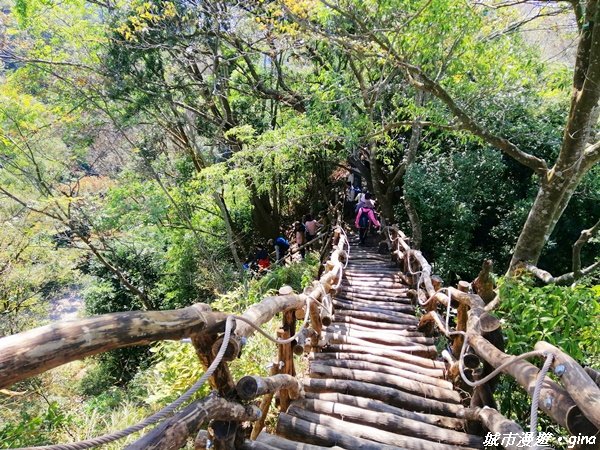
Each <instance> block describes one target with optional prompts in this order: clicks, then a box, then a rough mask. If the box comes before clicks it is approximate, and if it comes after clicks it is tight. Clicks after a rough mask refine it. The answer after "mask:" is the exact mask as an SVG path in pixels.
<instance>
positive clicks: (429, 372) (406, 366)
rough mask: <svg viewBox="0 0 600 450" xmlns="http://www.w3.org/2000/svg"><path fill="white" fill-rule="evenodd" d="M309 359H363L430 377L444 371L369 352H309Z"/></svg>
mask: <svg viewBox="0 0 600 450" xmlns="http://www.w3.org/2000/svg"><path fill="white" fill-rule="evenodd" d="M309 359H312V360H317V361H336V360H346V361H365V362H368V363H371V364H377V365H378V366H389V367H394V368H397V369H401V370H405V371H410V372H414V373H417V374H419V375H424V376H426V377H431V378H442V377H443V376H444V373H445V370H444V369H431V368H425V367H421V366H418V365H416V364H412V363H408V362H402V361H396V360H394V359H391V358H384V357H380V356H376V355H373V354H371V353H348V352H345V353H325V352H322V353H311V354H310V355H309Z"/></svg>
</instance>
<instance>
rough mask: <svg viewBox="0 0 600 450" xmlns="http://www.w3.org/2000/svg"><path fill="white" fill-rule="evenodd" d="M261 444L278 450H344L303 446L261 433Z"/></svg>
mask: <svg viewBox="0 0 600 450" xmlns="http://www.w3.org/2000/svg"><path fill="white" fill-rule="evenodd" d="M258 440H259V442H261V443H265V444H268V445H270V446H271V448H276V449H278V450H344V449H343V448H342V447H338V446H337V445H336V446H335V447H321V446H318V445H311V444H303V443H301V442H293V441H289V440H287V439H284V438H282V437H281V436H276V435H273V434H268V433H261V435H260V436H259V437H258Z"/></svg>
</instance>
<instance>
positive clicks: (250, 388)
mask: <svg viewBox="0 0 600 450" xmlns="http://www.w3.org/2000/svg"><path fill="white" fill-rule="evenodd" d="M235 389H236V391H237V393H238V395H239V396H240V398H241V399H242V400H252V399H254V398H256V397H259V396H261V395H265V394H272V393H274V392H277V391H280V390H282V389H286V390H287V391H288V393H289V396H290V398H291V399H292V400H296V399H298V398H299V397H300V394H301V392H302V384H301V383H300V382H299V381H298V379H297V378H296V377H293V376H291V375H286V374H278V375H272V376H270V377H259V376H254V375H247V376H245V377H243V378H241V379H240V381H238V383H237V386H236V388H235Z"/></svg>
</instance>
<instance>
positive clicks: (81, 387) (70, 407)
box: [0, 254, 319, 450]
mask: <svg viewBox="0 0 600 450" xmlns="http://www.w3.org/2000/svg"><path fill="white" fill-rule="evenodd" d="M318 263H319V262H318V259H317V258H316V256H315V255H314V254H311V255H307V258H306V260H305V261H304V262H301V263H297V264H291V265H289V266H284V267H277V268H275V269H274V270H273V271H271V272H269V273H267V274H266V275H264V276H263V277H262V278H259V279H250V280H247V281H246V282H245V284H244V285H240V286H239V287H238V288H236V289H234V290H232V291H230V292H228V293H227V294H224V295H221V296H220V297H218V298H217V299H216V300H215V301H214V302H213V303H212V304H211V307H212V309H213V310H214V311H222V312H230V313H236V314H241V313H243V312H244V311H245V310H246V309H248V308H249V307H250V306H251V305H253V304H255V303H257V302H259V301H261V300H262V299H263V298H264V297H265V296H268V295H274V294H276V292H277V290H278V289H279V288H280V287H281V286H283V285H290V286H292V287H293V288H294V290H295V291H296V292H301V291H302V289H303V288H304V287H305V286H307V285H309V284H310V283H311V282H312V281H313V280H314V279H315V277H316V275H317V270H318V266H319V264H318ZM280 324H281V317H275V318H274V319H273V320H271V321H270V322H269V323H267V324H265V325H264V326H263V329H264V330H265V331H267V332H268V333H269V334H271V335H275V332H276V329H277V327H278V326H279V325H280ZM150 354H151V357H150V361H149V362H150V364H149V367H147V368H145V369H142V370H140V371H138V373H137V374H136V375H135V376H134V378H133V379H132V380H131V381H129V382H128V383H127V385H125V386H120V387H115V386H112V385H111V383H109V382H107V383H106V384H104V385H103V382H105V381H107V380H105V377H108V376H111V374H105V373H103V371H102V370H101V368H100V367H99V365H98V361H97V360H94V359H88V360H86V361H84V362H81V361H77V362H74V363H70V364H66V365H64V366H61V367H59V368H57V369H54V370H52V371H49V372H46V373H44V374H42V375H40V376H38V377H35V378H33V379H31V380H28V381H26V382H22V383H19V384H18V385H16V386H14V387H13V389H15V395H14V396H4V395H2V394H0V449H2V448H4V449H6V448H14V447H22V446H33V445H45V444H52V443H61V442H74V441H79V440H83V439H89V438H92V437H96V436H98V435H101V434H104V433H107V432H110V431H116V430H120V429H123V428H126V427H127V426H129V425H132V424H134V423H137V422H139V421H140V420H142V419H144V418H145V417H147V416H149V415H151V414H152V413H153V412H155V411H157V410H159V409H160V408H161V407H163V406H164V405H166V404H168V403H170V402H172V401H173V400H175V399H176V398H177V397H178V396H180V395H181V394H182V393H183V392H185V391H186V390H187V389H188V388H189V387H190V386H191V385H192V384H193V383H195V382H196V381H197V380H198V378H200V376H201V375H202V373H203V369H202V367H201V366H200V364H199V362H198V358H197V356H196V354H195V351H194V347H193V346H192V345H190V344H186V343H184V342H179V341H161V342H159V343H156V344H154V345H153V346H152V347H151V348H150ZM276 356H277V347H276V345H275V344H274V343H272V342H270V341H268V340H267V339H266V338H264V337H263V336H262V335H260V334H259V333H255V334H254V335H253V336H252V337H251V338H250V339H249V340H248V342H247V343H246V345H245V346H244V347H243V349H242V353H241V355H240V358H238V359H236V360H235V361H233V362H231V363H230V364H229V367H230V370H231V373H232V376H233V378H234V380H236V381H237V380H238V379H239V378H241V377H242V376H244V375H249V374H253V375H267V374H268V368H267V366H268V364H269V363H271V362H272V361H274V360H275V359H276ZM90 373H92V374H95V375H94V377H93V378H94V379H95V381H94V382H93V385H90V376H89V374H90ZM108 381H110V380H108ZM101 388H103V389H101ZM209 390H210V387H209V385H208V383H207V384H206V385H205V386H204V387H203V388H202V389H201V390H200V392H198V394H196V397H203V396H205V395H207V394H208V392H209ZM90 392H93V393H94V394H93V395H89V394H88V393H90ZM271 420H273V418H271ZM147 431H148V430H143V431H142V432H140V433H136V434H134V435H132V436H129V437H128V438H126V439H123V440H120V441H117V442H115V443H113V444H109V445H106V446H104V447H103V448H104V449H107V450H117V449H121V448H123V447H124V446H125V445H127V444H128V443H131V442H133V441H135V440H136V439H138V438H139V437H140V436H141V435H142V434H144V433H146V432H147Z"/></svg>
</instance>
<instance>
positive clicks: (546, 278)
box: [523, 219, 600, 285]
mask: <svg viewBox="0 0 600 450" xmlns="http://www.w3.org/2000/svg"><path fill="white" fill-rule="evenodd" d="M598 230H600V219H599V220H598V221H597V222H596V223H595V224H594V226H593V227H592V228H589V229H587V230H583V231H582V232H581V235H580V236H579V239H577V241H576V242H575V243H574V244H573V271H572V272H567V273H564V274H562V275H560V276H558V277H554V276H552V274H551V273H550V272H547V271H546V270H543V269H540V268H538V267H536V266H534V265H532V264H525V265H524V266H523V267H524V269H525V270H527V271H528V272H531V273H532V274H533V275H534V276H535V277H536V278H538V279H539V280H541V281H543V282H544V283H545V284H558V285H567V284H571V283H573V282H575V281H576V280H578V279H579V278H581V277H583V276H585V275H589V274H590V273H592V272H594V271H595V270H597V269H599V268H600V260H598V261H596V262H594V263H593V264H590V265H589V266H587V267H585V268H584V269H582V268H581V248H582V247H583V246H584V245H585V244H586V243H587V242H588V241H589V240H590V239H591V238H592V237H593V236H595V235H596V233H598Z"/></svg>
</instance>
